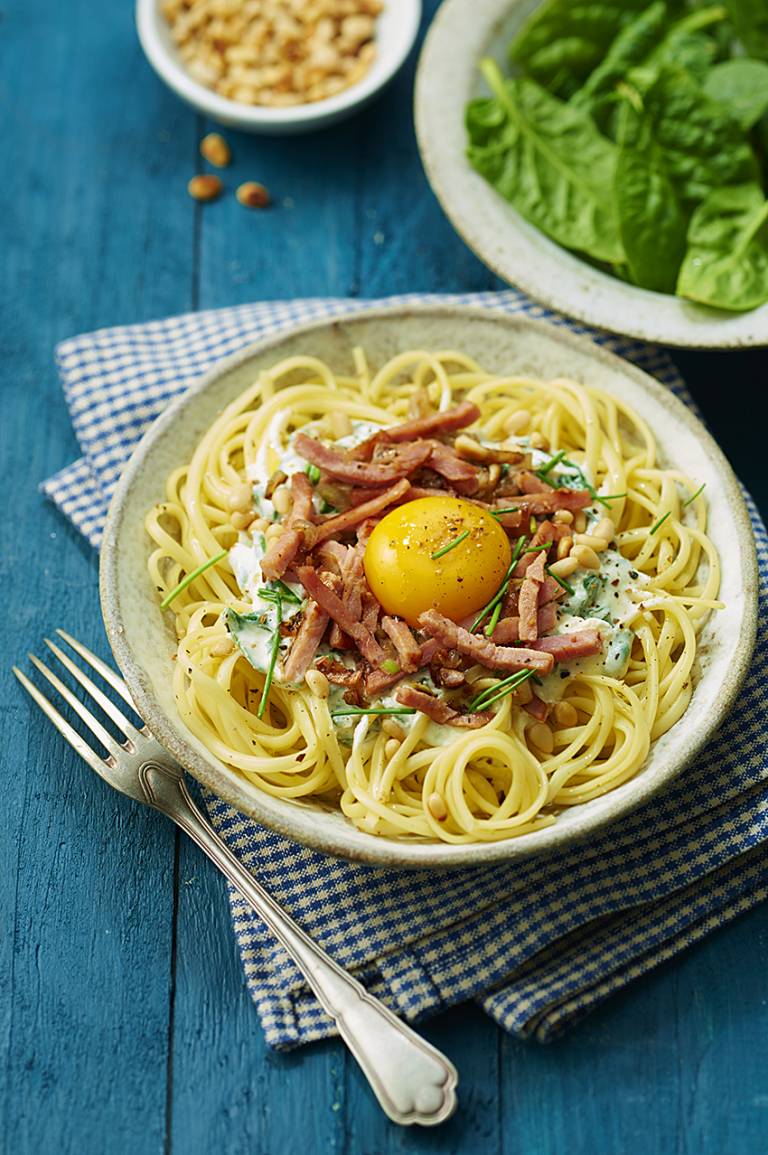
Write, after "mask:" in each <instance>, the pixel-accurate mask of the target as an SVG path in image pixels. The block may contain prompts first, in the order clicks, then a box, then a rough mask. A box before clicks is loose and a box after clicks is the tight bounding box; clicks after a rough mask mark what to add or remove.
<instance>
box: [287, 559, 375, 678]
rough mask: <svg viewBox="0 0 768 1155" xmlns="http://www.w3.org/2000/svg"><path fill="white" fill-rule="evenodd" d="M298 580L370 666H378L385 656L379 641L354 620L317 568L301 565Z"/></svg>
mask: <svg viewBox="0 0 768 1155" xmlns="http://www.w3.org/2000/svg"><path fill="white" fill-rule="evenodd" d="M298 575H299V581H300V582H301V584H302V585H303V586H304V589H305V590H306V591H307V593H308V594H309V596H310V597H311V598H312V599H313V601H316V602H317V604H318V605H319V606H321V607H322V609H324V610H325V612H326V613H327V614H328V615H329V616H330V617H332V618H333V620H334V621H335V622H336V624H337V625H338V626H340V627H341V629H342V630H343V631H344V633H346V634H349V636H350V638H352V640H353V641H354V642H355V643H356V645H357V648H358V649H359V651H360V653H361V654H362V655H363V657H364V658H365V659H366V661H368V662H370V663H371V665H372V666H379V665H380V664H381V663H382V662H383V661H384V658H385V657H386V655H385V653H384V651H383V650H382V648H381V646H380V645H379V643H378V642H377V641H376V639H375V637H374V636H373V634H372V633H371V631H370V630H369V629H368V627H367V626H364V625H363V623H362V622H358V621H355V619H354V618H353V616H352V614H351V613H350V612H349V610H348V609H347V607H346V606H345V604H344V602H343V601H342V600H341V598H340V597H339V596H338V595H337V594H335V593H334V592H333V590H330V589H328V586H327V585H326V584H325V583H324V582H323V580H322V578H321V577H320V574H319V573H318V572H317V570H315V569H313V568H312V566H310V565H303V566H300V567H299V570H298Z"/></svg>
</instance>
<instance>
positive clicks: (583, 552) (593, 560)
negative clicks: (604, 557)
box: [571, 545, 600, 569]
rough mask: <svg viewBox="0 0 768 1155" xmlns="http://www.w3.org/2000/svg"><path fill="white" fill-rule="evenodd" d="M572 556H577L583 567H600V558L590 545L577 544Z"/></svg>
mask: <svg viewBox="0 0 768 1155" xmlns="http://www.w3.org/2000/svg"><path fill="white" fill-rule="evenodd" d="M571 557H574V558H576V561H577V562H578V564H579V565H580V566H581V568H582V569H600V558H599V557H598V556H597V554H596V553H595V551H594V550H593V549H590V547H589V546H588V545H575V546H574V547H573V549H572V550H571Z"/></svg>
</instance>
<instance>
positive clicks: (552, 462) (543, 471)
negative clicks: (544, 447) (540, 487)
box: [536, 449, 565, 481]
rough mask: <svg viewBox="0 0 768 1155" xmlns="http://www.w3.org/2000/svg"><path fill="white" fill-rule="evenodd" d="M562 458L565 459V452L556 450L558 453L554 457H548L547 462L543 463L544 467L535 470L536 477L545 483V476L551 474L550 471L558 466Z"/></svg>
mask: <svg viewBox="0 0 768 1155" xmlns="http://www.w3.org/2000/svg"><path fill="white" fill-rule="evenodd" d="M564 457H565V450H564V449H558V451H557V453H556V454H555V455H554V457H550V459H549V461H547V462H545V463H544V465H542V466H541V468H540V469H537V470H536V476H537V477H540V478H541V480H542V481H546V476H547V474H548V473H551V472H552V470H553V469H554V468H555V466H556V465H559V464H560V462H561V461H562V460H563V458H564Z"/></svg>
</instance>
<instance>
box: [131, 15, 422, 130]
mask: <svg viewBox="0 0 768 1155" xmlns="http://www.w3.org/2000/svg"><path fill="white" fill-rule="evenodd" d="M420 17H421V0H387V3H386V4H385V6H384V9H383V11H382V13H381V15H380V16H379V17H378V18H377V21H376V58H375V60H374V61H373V63H372V65H371V67H370V70H369V71H368V72H367V73H366V75H365V76H364V77H363V79H362V80H361V81H360V82H359V83H358V84H353V85H352V86H351V87H350V88H345V89H344V90H343V91H342V92H339V93H336V95H335V96H329V97H328V99H327V100H317V101H313V102H312V103H309V104H297V105H295V106H293V107H289V108H268V107H266V106H265V105H253V104H242V103H240V102H239V101H236V100H229V99H228V98H227V97H224V96H220V95H219V93H218V92H214V91H213V89H212V88H206V86H205V85H204V84H200V83H199V81H197V80H195V79H194V77H192V76H191V75H190V73H189V72H188V71H187V69H186V68H185V66H184V62H183V61H182V59H181V57H180V56H179V53H178V51H177V50H176V45H175V44H174V42H173V37H172V36H171V32H170V28H169V27H168V22H167V21H166V19H165V17H164V16H163V13H162V11H161V7H160V0H137V3H136V28H137V31H138V34H139V40H140V41H141V46H142V48H143V49H144V54H145V56H146V57H147V60H148V61H149V63H150V64H151V65H152V67H153V68H154V70H155V72H156V73H157V75H158V76H159V77H160V79H161V80H162V81H164V82H165V83H166V84H167V85H168V87H169V88H171V89H172V90H173V91H174V92H175V93H176V95H177V96H180V97H181V99H182V100H186V102H187V104H191V105H192V106H193V108H196V109H197V110H198V112H201V113H203V115H204V116H208V117H210V118H211V120H215V121H216V122H217V124H223V125H226V126H227V127H229V128H237V129H239V130H240V131H241V132H254V133H262V134H264V135H268V136H290V135H293V134H294V133H299V132H309V131H310V130H311V129H315V128H326V127H328V126H329V125H331V124H336V123H337V122H338V121H340V120H346V118H347V117H348V116H352V114H353V113H355V112H357V111H359V109H361V108H364V107H365V105H366V104H368V103H369V101H371V100H373V98H374V96H376V95H377V94H378V93H379V92H380V91H381V90H382V88H384V87H385V86H386V85H387V84H388V83H389V81H390V80H391V79H392V77H393V76H394V75H395V73H396V72H398V71H399V69H400V67H401V65H402V64H404V63H405V61H406V59H407V58H408V54H409V52H410V51H411V48H412V47H413V42H414V40H415V39H416V33H417V32H418V30H419V19H420Z"/></svg>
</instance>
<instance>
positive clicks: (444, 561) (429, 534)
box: [364, 497, 512, 626]
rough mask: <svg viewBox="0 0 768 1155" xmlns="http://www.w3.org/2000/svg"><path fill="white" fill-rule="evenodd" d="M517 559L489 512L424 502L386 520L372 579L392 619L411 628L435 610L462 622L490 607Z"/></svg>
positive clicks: (464, 504) (368, 565)
mask: <svg viewBox="0 0 768 1155" xmlns="http://www.w3.org/2000/svg"><path fill="white" fill-rule="evenodd" d="M453 542H455V543H456V544H455V545H452V543H453ZM446 546H450V547H451V548H449V549H446ZM511 556H512V550H511V547H510V544H509V539H508V538H507V535H506V533H505V532H504V530H503V529H502V527H501V526H500V525H499V523H498V522H497V521H496V519H495V518H494V517H492V516H491V514H490V513H488V512H487V510H484V509H481V508H480V506H477V505H471V504H470V503H469V502H468V501H461V499H460V498H457V497H423V498H419V499H418V500H416V501H408V502H406V503H405V505H400V506H398V507H397V508H396V509H393V510H392V511H391V513H388V514H387V515H386V517H383V518H382V519H381V521H380V522H379V524H378V525H377V526H376V528H375V529H374V531H373V533H372V534H371V536H370V537H369V538H368V544H367V545H366V547H365V560H364V565H365V576H366V577H367V579H368V584H369V586H370V587H371V590H372V591H373V593H374V594H375V596H376V597H377V598H378V600H379V601H380V602H381V604H382V606H383V607H384V609H385V610H386V611H387V613H388V614H396V615H398V616H399V617H401V618H405V620H406V621H407V622H408V623H409V624H410V625H412V626H415V625H417V624H418V622H417V619H418V617H419V614H422V613H424V611H425V610H430V609H434V610H437V611H438V612H439V613H441V614H444V615H445V617H447V618H451V619H452V620H453V621H459V620H460V619H461V618H463V617H466V616H467V615H468V614H471V613H474V612H475V611H476V610H479V609H480V608H481V607H482V606H484V605H485V603H486V602H488V601H490V599H491V598H492V597H493V595H494V594H495V593H496V590H497V589H498V588H499V585H500V584H501V582H502V579H503V578H504V575H505V574H506V572H507V569H508V567H509V563H510V560H511Z"/></svg>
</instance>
